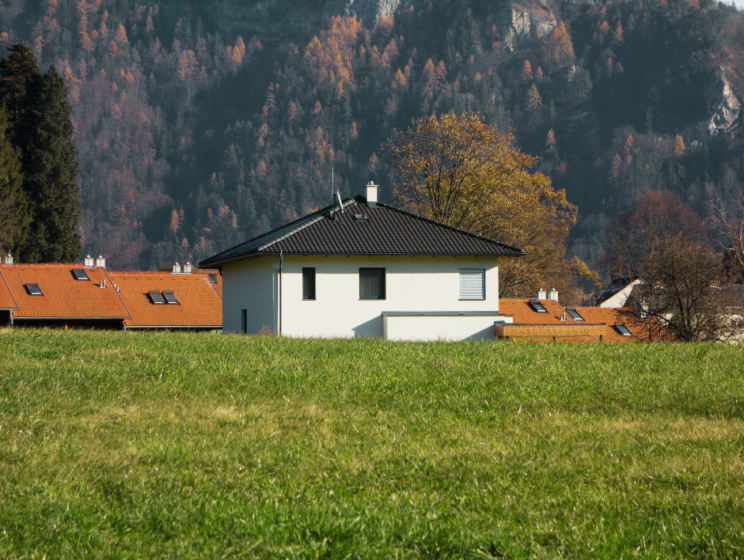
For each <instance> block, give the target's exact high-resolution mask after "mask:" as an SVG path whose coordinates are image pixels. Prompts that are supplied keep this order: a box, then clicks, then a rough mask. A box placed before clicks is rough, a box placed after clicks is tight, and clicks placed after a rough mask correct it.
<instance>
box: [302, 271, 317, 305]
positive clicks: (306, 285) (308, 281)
mask: <svg viewBox="0 0 744 560" xmlns="http://www.w3.org/2000/svg"><path fill="white" fill-rule="evenodd" d="M302 299H315V269H314V268H303V269H302Z"/></svg>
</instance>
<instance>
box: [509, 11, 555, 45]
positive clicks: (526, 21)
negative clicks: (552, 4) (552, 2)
mask: <svg viewBox="0 0 744 560" xmlns="http://www.w3.org/2000/svg"><path fill="white" fill-rule="evenodd" d="M497 19H498V21H499V23H500V27H501V28H502V37H503V42H504V45H505V46H506V48H507V49H508V50H509V51H510V52H514V51H515V50H516V48H517V45H518V43H520V42H521V41H525V40H527V39H530V38H540V37H544V36H545V35H547V34H549V33H550V32H551V31H553V29H554V28H555V26H556V25H558V18H557V17H556V15H555V14H554V13H553V11H552V10H551V9H550V8H549V7H548V6H547V5H546V4H545V3H543V2H541V3H539V4H538V3H530V4H523V3H513V4H512V5H511V6H510V7H509V8H508V9H506V10H505V11H504V12H502V13H501V14H498V16H497Z"/></svg>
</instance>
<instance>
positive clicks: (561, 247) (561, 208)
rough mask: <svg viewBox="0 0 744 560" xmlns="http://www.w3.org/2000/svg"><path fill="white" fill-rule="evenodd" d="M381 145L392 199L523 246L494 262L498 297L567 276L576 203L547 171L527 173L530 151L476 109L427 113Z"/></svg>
mask: <svg viewBox="0 0 744 560" xmlns="http://www.w3.org/2000/svg"><path fill="white" fill-rule="evenodd" d="M383 152H384V153H385V155H386V157H387V158H388V160H389V161H390V163H391V164H392V169H393V175H394V179H395V187H394V191H393V199H394V201H395V202H396V203H398V204H399V205H401V206H402V207H404V208H406V209H408V210H409V211H412V212H415V213H417V214H419V215H422V216H426V217H429V218H432V219H434V220H437V221H439V222H442V223H445V224H448V225H451V226H454V227H457V228H460V229H464V230H466V231H471V232H474V233H478V234H480V235H484V236H487V237H491V238H494V239H497V240H499V241H503V242H506V243H509V244H512V245H515V246H517V247H519V248H521V249H524V250H525V252H526V255H525V256H524V257H521V258H519V259H512V260H510V261H509V262H508V263H505V264H504V266H503V267H502V268H501V271H500V285H501V291H502V293H503V294H504V295H505V296H511V297H514V296H518V295H523V296H524V295H531V294H532V292H533V291H534V290H535V288H536V287H540V286H543V285H548V284H550V285H551V287H553V286H554V287H556V288H559V289H560V288H562V287H564V286H565V285H566V284H567V283H568V282H570V281H571V275H572V272H571V271H572V270H573V269H574V267H572V265H571V264H570V263H567V262H566V260H565V258H564V257H565V241H566V237H567V235H568V230H569V227H570V226H571V225H573V224H574V223H575V220H576V211H577V209H576V206H574V205H572V204H570V203H569V202H568V201H567V200H566V196H565V193H564V192H563V191H555V190H554V189H553V188H552V187H551V183H550V179H549V178H548V177H546V176H545V175H543V174H542V173H530V172H529V170H530V168H531V167H532V165H533V164H534V163H535V162H536V158H534V157H532V156H530V155H528V154H525V153H523V152H521V151H520V150H519V149H517V148H515V147H513V146H512V137H511V136H506V135H503V134H499V133H498V129H497V126H496V125H495V124H490V125H489V124H486V123H485V122H484V120H483V119H482V118H481V117H480V116H479V115H478V114H476V113H463V114H462V115H461V116H460V117H458V116H456V115H455V114H454V113H447V114H444V115H442V116H441V117H439V118H438V117H437V116H436V115H431V116H429V117H423V118H420V119H417V120H415V121H413V125H412V127H411V128H409V129H408V130H406V131H395V132H394V133H393V135H392V136H391V138H390V139H389V140H388V142H387V143H385V144H384V146H383Z"/></svg>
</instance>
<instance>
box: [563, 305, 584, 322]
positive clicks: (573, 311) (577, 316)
mask: <svg viewBox="0 0 744 560" xmlns="http://www.w3.org/2000/svg"><path fill="white" fill-rule="evenodd" d="M566 311H568V314H569V315H571V317H572V318H573V319H574V320H575V321H583V320H584V318H583V317H582V316H581V313H579V311H578V310H577V309H576V308H574V307H569V308H568V309H566Z"/></svg>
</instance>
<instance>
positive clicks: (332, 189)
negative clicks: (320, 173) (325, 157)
mask: <svg viewBox="0 0 744 560" xmlns="http://www.w3.org/2000/svg"><path fill="white" fill-rule="evenodd" d="M333 178H334V177H333V166H332V165H331V203H333V191H334V190H335V189H334V188H333Z"/></svg>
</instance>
